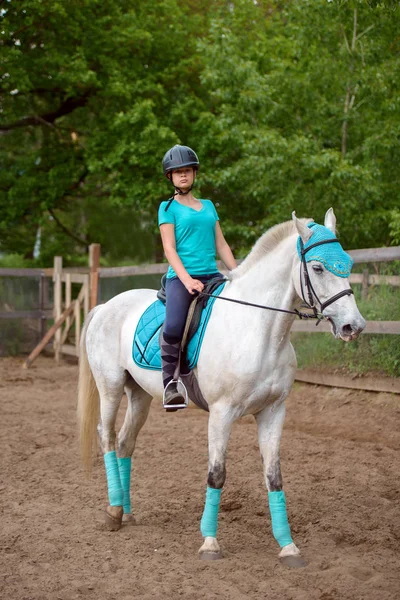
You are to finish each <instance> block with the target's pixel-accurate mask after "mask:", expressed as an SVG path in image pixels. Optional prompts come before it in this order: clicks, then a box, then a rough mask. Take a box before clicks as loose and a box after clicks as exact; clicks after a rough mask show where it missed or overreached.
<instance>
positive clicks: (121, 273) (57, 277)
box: [0, 244, 400, 356]
mask: <svg viewBox="0 0 400 600" xmlns="http://www.w3.org/2000/svg"><path fill="white" fill-rule="evenodd" d="M349 254H350V255H351V256H352V258H353V259H354V262H355V263H356V264H363V263H365V264H367V263H371V262H372V263H380V262H391V261H395V260H400V246H393V247H387V248H367V249H360V250H350V251H349ZM238 262H239V263H240V262H241V261H238ZM217 264H218V268H219V269H220V271H221V272H224V265H223V263H222V262H221V261H218V263H217ZM167 267H168V264H167V263H157V264H145V265H135V266H124V267H100V245H99V244H92V245H91V246H90V252H89V266H88V267H67V268H64V267H63V266H62V258H61V257H55V259H54V267H53V268H45V269H34V268H32V269H25V268H23V269H9V268H0V277H37V278H38V279H39V282H40V288H39V308H38V309H37V310H20V311H16V310H14V309H13V307H9V306H6V307H5V310H4V308H3V307H1V305H0V308H3V310H1V311H0V319H7V320H10V319H27V318H31V319H38V320H39V321H40V324H41V339H42V341H43V339H44V337H45V335H47V334H48V332H47V334H46V327H45V325H46V320H47V319H49V318H51V317H53V318H54V320H55V322H56V323H57V322H59V323H60V325H59V326H58V327H56V328H55V330H54V333H53V335H54V337H55V343H54V348H55V352H56V356H59V354H60V353H65V354H73V355H78V352H79V336H80V329H81V317H80V311H81V310H82V311H83V317H85V316H86V314H87V312H88V310H89V308H92V307H93V306H95V305H96V303H97V301H98V285H99V281H101V280H102V279H103V280H105V279H108V278H117V277H132V276H136V275H162V274H164V273H165V272H166V271H167ZM50 280H52V281H53V286H54V288H53V289H54V303H53V308H52V309H49V308H48V307H47V306H46V302H48V286H49V282H50ZM349 280H350V283H352V284H360V285H361V290H362V292H361V293H362V296H363V297H365V296H366V295H367V292H368V288H369V286H373V285H384V284H386V285H390V286H400V276H398V275H377V274H374V273H369V271H368V269H364V270H363V272H362V273H353V274H351V275H350V278H349ZM73 283H75V284H80V285H81V291H80V293H79V296H78V297H77V298H76V299H75V300H73V299H72V292H71V290H72V284H73ZM63 290H64V292H63ZM73 303H74V304H73ZM72 304H73V308H72V309H71V310H70V307H71V306H72ZM60 319H61V321H60ZM73 321H75V343H74V344H68V343H67V336H68V332H69V331H70V329H71V325H72V323H73ZM62 327H64V331H62ZM292 331H294V332H307V333H321V332H329V331H330V325H329V323H325V322H322V323H320V325H319V326H318V327H316V326H315V323H314V322H311V321H305V320H303V321H295V323H294V324H293V327H292ZM365 333H367V334H389V335H399V334H400V321H368V322H367V326H366V329H365ZM41 345H42V342H40V344H38V347H39V346H41Z"/></svg>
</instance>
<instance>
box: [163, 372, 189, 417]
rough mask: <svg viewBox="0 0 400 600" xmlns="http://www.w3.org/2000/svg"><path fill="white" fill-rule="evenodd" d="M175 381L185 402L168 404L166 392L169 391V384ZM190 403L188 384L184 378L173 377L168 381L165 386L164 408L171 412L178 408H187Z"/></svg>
mask: <svg viewBox="0 0 400 600" xmlns="http://www.w3.org/2000/svg"><path fill="white" fill-rule="evenodd" d="M173 383H174V384H175V385H176V389H177V391H178V392H179V394H180V395H181V396H182V397H183V402H179V403H177V404H167V402H166V395H167V394H166V392H167V390H168V388H169V386H170V385H171V384H173ZM188 404H189V398H188V394H187V390H186V386H185V384H184V383H183V381H182V379H181V378H180V377H179V378H178V379H171V381H170V382H169V383H167V385H166V386H165V388H164V393H163V408H165V410H167V411H169V412H172V411H175V410H178V408H186V407H187V406H188Z"/></svg>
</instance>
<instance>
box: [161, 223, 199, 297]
mask: <svg viewBox="0 0 400 600" xmlns="http://www.w3.org/2000/svg"><path fill="white" fill-rule="evenodd" d="M160 233H161V240H162V245H163V248H164V254H165V256H166V259H167V261H168V262H169V264H170V265H171V267H172V268H173V270H174V271H175V273H176V274H177V276H178V277H179V279H180V280H181V281H182V283H183V285H184V286H185V288H186V289H187V291H188V292H190V293H191V294H193V293H194V291H197V292H201V291H202V289H203V287H204V285H203V284H202V283H201V281H199V280H198V279H193V278H192V277H191V276H190V275H189V273H188V272H187V271H186V269H185V267H184V266H183V263H182V261H181V259H180V258H179V255H178V253H177V251H176V241H175V226H174V225H173V224H172V223H163V224H162V225H160Z"/></svg>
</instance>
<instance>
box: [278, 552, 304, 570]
mask: <svg viewBox="0 0 400 600" xmlns="http://www.w3.org/2000/svg"><path fill="white" fill-rule="evenodd" d="M279 560H280V561H281V563H282V564H283V565H284V566H285V567H290V568H291V569H302V568H303V567H306V566H307V564H308V563H307V561H306V560H304V558H303V557H302V556H300V554H290V555H289V556H282V557H281V558H280V559H279Z"/></svg>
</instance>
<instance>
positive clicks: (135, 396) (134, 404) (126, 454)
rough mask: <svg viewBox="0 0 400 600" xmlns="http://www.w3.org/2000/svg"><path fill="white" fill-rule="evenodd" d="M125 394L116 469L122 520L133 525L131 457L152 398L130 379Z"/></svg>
mask: <svg viewBox="0 0 400 600" xmlns="http://www.w3.org/2000/svg"><path fill="white" fill-rule="evenodd" d="M125 393H126V396H127V398H128V408H127V411H126V415H125V420H124V424H123V426H122V427H121V430H120V432H119V434H118V441H117V448H118V467H119V474H120V478H121V485H122V490H123V496H124V502H123V511H124V515H123V518H122V520H123V521H124V522H127V523H133V522H134V518H133V515H132V510H131V498H130V485H131V463H132V458H131V457H132V454H133V451H134V449H135V445H136V438H137V436H138V433H139V431H140V430H141V428H142V427H143V425H144V424H145V422H146V419H147V416H148V414H149V409H150V404H151V400H152V397H151V396H149V394H147V392H145V391H144V390H143V389H142V388H140V387H139V386H138V384H137V383H136V382H135V381H134V380H133V379H132V378H129V379H128V381H127V382H126V384H125Z"/></svg>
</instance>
